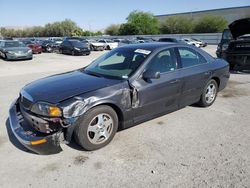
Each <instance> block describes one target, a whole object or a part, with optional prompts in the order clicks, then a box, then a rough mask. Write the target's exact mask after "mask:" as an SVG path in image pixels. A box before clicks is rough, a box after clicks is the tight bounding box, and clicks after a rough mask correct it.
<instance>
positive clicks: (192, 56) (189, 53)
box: [178, 47, 207, 68]
mask: <svg viewBox="0 0 250 188" xmlns="http://www.w3.org/2000/svg"><path fill="white" fill-rule="evenodd" d="M178 51H179V54H180V59H181V64H182V68H187V67H192V66H196V65H201V64H204V63H207V61H206V59H205V58H204V57H203V56H202V55H201V54H200V53H198V52H196V51H195V50H193V49H191V48H185V47H183V48H181V47H180V48H178Z"/></svg>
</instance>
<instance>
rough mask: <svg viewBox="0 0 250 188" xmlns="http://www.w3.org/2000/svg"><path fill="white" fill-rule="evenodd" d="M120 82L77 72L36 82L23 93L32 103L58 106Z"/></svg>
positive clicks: (22, 91)
mask: <svg viewBox="0 0 250 188" xmlns="http://www.w3.org/2000/svg"><path fill="white" fill-rule="evenodd" d="M120 82H121V80H115V79H107V78H103V77H97V76H92V75H88V74H86V73H84V72H82V71H80V70H77V71H73V72H68V73H63V74H58V75H54V76H50V77H46V78H42V79H40V80H37V81H34V82H32V83H30V84H28V85H26V86H25V87H24V88H23V89H22V90H21V93H26V94H27V95H28V96H29V100H31V101H32V102H37V101H44V102H49V103H52V104H56V103H59V102H61V101H63V100H66V99H68V98H71V97H74V96H77V95H80V94H83V93H86V92H90V91H93V90H97V89H101V88H104V87H108V86H111V85H114V84H118V83H120Z"/></svg>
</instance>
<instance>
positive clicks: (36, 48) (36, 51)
mask: <svg viewBox="0 0 250 188" xmlns="http://www.w3.org/2000/svg"><path fill="white" fill-rule="evenodd" d="M21 42H23V43H24V44H25V45H26V46H27V47H29V48H30V49H31V50H32V53H33V54H40V53H42V51H43V50H42V46H41V45H40V44H38V43H37V42H35V41H32V40H22V41H21Z"/></svg>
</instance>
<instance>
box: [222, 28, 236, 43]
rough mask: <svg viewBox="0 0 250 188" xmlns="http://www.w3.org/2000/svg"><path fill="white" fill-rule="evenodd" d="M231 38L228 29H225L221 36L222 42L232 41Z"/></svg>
mask: <svg viewBox="0 0 250 188" xmlns="http://www.w3.org/2000/svg"><path fill="white" fill-rule="evenodd" d="M232 39H233V36H232V33H231V31H230V30H229V29H225V30H224V31H223V34H222V40H232Z"/></svg>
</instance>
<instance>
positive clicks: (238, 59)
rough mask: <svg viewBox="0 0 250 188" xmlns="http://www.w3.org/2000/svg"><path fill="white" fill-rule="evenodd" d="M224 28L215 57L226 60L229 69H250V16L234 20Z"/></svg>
mask: <svg viewBox="0 0 250 188" xmlns="http://www.w3.org/2000/svg"><path fill="white" fill-rule="evenodd" d="M228 28H229V29H225V30H224V32H223V34H222V38H221V42H220V43H219V44H218V47H217V51H216V54H217V57H219V58H223V59H225V60H227V61H228V62H229V64H230V69H231V70H233V69H235V68H237V69H247V70H248V69H250V35H249V34H250V18H245V19H240V20H236V21H234V22H233V23H231V24H230V25H229V26H228Z"/></svg>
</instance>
